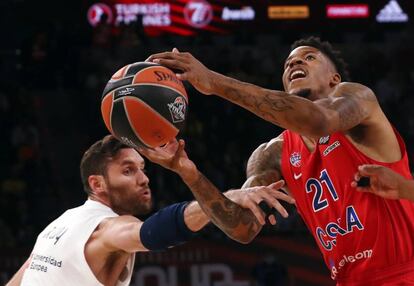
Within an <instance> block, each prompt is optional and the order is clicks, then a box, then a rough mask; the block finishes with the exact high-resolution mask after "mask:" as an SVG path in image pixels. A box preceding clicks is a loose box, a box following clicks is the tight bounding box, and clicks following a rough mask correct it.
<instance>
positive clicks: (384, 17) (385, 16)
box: [377, 0, 408, 23]
mask: <svg viewBox="0 0 414 286" xmlns="http://www.w3.org/2000/svg"><path fill="white" fill-rule="evenodd" d="M377 21H378V22H380V23H389V22H407V21H408V16H407V14H406V13H404V11H403V10H402V9H401V7H400V5H399V4H398V2H397V0H391V1H390V2H388V4H387V5H385V7H384V8H382V9H381V11H379V13H378V15H377Z"/></svg>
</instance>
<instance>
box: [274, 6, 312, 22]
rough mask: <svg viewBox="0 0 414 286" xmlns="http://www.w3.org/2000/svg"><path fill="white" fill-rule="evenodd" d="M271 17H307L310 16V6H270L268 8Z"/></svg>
mask: <svg viewBox="0 0 414 286" xmlns="http://www.w3.org/2000/svg"><path fill="white" fill-rule="evenodd" d="M267 15H268V17H269V19H305V18H309V7H308V6H306V5H298V6H269V7H268V9H267Z"/></svg>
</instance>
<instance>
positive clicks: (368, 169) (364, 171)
mask: <svg viewBox="0 0 414 286" xmlns="http://www.w3.org/2000/svg"><path fill="white" fill-rule="evenodd" d="M382 168H383V167H382V166H379V165H361V166H359V167H358V172H359V174H360V175H361V176H372V175H379V174H380V173H381V170H382Z"/></svg>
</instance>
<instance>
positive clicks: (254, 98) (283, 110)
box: [212, 73, 326, 135]
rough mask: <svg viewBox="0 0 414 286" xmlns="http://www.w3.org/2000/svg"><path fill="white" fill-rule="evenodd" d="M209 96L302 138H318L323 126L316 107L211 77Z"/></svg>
mask: <svg viewBox="0 0 414 286" xmlns="http://www.w3.org/2000/svg"><path fill="white" fill-rule="evenodd" d="M214 77H215V79H214V81H213V88H212V89H213V92H214V94H217V95H218V96H220V97H222V98H225V99H227V100H229V101H231V102H233V103H235V104H238V105H240V106H241V107H243V108H245V109H247V110H249V111H251V112H253V113H254V114H256V115H257V116H259V117H261V118H263V119H265V120H267V121H269V122H271V123H273V124H275V125H278V126H280V127H283V128H285V129H289V130H292V131H295V132H297V133H300V134H304V135H313V134H315V133H316V134H320V133H323V131H324V126H325V123H326V118H325V114H324V113H323V112H322V109H321V107H320V106H318V105H316V104H314V103H313V102H312V101H310V100H308V99H305V98H302V97H299V96H293V95H288V94H287V93H286V92H283V91H275V90H269V89H265V88H261V87H259V86H256V85H253V84H249V83H245V82H241V81H238V80H236V79H233V78H230V77H226V76H224V75H221V74H218V73H214Z"/></svg>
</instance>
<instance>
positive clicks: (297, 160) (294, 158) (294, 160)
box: [289, 152, 302, 167]
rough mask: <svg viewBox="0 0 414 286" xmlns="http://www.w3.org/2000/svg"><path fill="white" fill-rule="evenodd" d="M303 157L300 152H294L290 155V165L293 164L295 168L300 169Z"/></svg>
mask: <svg viewBox="0 0 414 286" xmlns="http://www.w3.org/2000/svg"><path fill="white" fill-rule="evenodd" d="M301 160H302V157H301V156H300V153H299V152H293V153H292V154H290V159H289V161H290V164H292V166H293V167H300V165H301Z"/></svg>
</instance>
